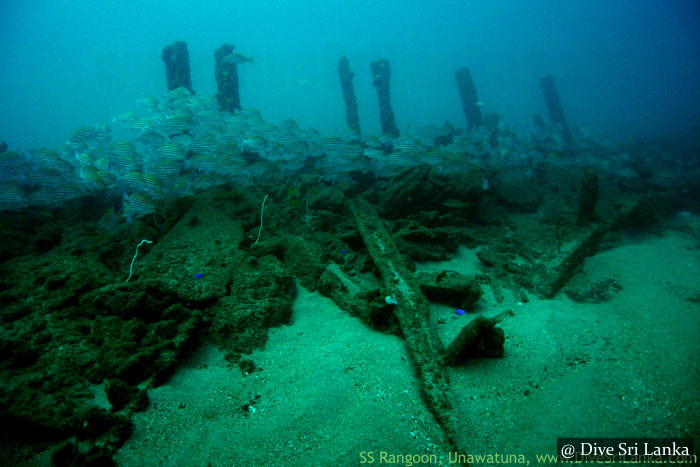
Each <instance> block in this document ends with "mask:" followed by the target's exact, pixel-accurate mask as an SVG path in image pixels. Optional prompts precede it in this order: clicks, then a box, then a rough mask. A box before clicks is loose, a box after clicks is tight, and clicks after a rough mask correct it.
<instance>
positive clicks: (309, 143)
mask: <svg viewBox="0 0 700 467" xmlns="http://www.w3.org/2000/svg"><path fill="white" fill-rule="evenodd" d="M215 58H216V70H215V75H216V79H217V85H218V90H219V92H218V94H217V95H215V96H209V95H199V94H197V93H195V92H194V90H193V89H192V85H191V83H190V80H189V64H188V60H187V48H186V45H185V44H184V43H182V42H176V43H175V44H173V45H172V46H168V47H166V48H165V49H164V50H163V55H162V59H163V61H164V63H165V65H166V71H167V81H168V89H169V91H168V92H167V93H165V94H164V95H163V96H159V97H145V98H144V99H142V100H141V101H140V106H139V108H138V109H134V110H133V111H129V112H126V113H122V114H118V115H117V116H116V117H115V118H114V121H113V122H109V123H107V124H100V125H87V126H84V127H81V128H78V129H76V131H75V132H74V133H73V134H72V135H68V138H67V141H66V142H65V144H63V145H62V146H61V147H57V148H39V149H33V150H29V151H25V152H15V151H13V150H12V148H4V149H3V151H2V152H1V153H0V174H1V176H2V178H1V179H0V185H1V186H2V190H1V191H2V194H1V195H0V209H1V211H0V223H1V226H2V227H1V228H2V243H1V244H0V257H1V259H2V264H1V266H0V268H1V272H2V274H1V275H0V303H1V306H2V332H1V334H0V336H1V339H0V349H1V352H2V360H1V362H2V363H1V365H2V366H1V368H0V374H1V375H2V376H1V380H2V391H0V409H1V410H0V415H1V417H2V420H3V423H2V425H3V427H4V428H3V433H2V440H3V447H4V449H3V453H2V454H1V455H0V459H1V462H2V463H3V464H5V465H9V463H12V464H15V465H18V463H23V462H26V463H30V462H39V463H41V462H40V461H37V459H44V461H45V462H46V463H53V464H55V465H111V464H112V463H113V462H115V460H114V456H115V454H116V453H117V451H118V450H119V449H120V448H121V447H122V446H123V445H124V443H125V442H127V440H129V438H130V437H131V436H132V434H133V433H134V427H133V422H132V419H133V417H135V416H136V414H139V413H141V412H143V411H145V410H147V409H148V408H149V406H150V405H152V404H151V402H150V400H149V393H150V391H152V390H153V388H158V387H160V386H162V385H164V384H166V383H167V382H168V381H169V379H170V378H171V377H172V376H173V375H174V374H175V373H176V371H177V370H178V369H179V368H180V367H181V365H182V364H183V362H186V361H187V359H188V358H190V357H191V355H192V354H193V353H195V352H197V350H198V349H200V348H201V347H202V345H204V344H207V345H210V346H213V347H215V348H216V349H218V350H219V351H220V352H221V353H222V354H223V356H224V360H225V362H226V363H227V365H229V367H230V368H233V369H235V370H236V372H237V374H238V375H239V377H241V378H253V375H255V374H256V373H260V372H261V371H263V369H262V368H260V367H259V365H258V362H256V357H255V355H256V354H255V352H256V351H259V350H260V349H264V348H265V344H266V341H267V340H268V335H269V333H270V330H271V329H275V328H278V327H280V326H283V325H287V324H290V320H291V319H292V313H293V307H294V303H295V300H297V298H298V296H299V291H300V290H302V289H303V290H305V291H306V292H307V293H311V292H314V293H317V294H320V295H321V296H323V297H326V298H328V299H330V300H331V301H332V302H333V303H334V304H335V305H336V306H337V307H338V308H339V309H340V310H342V311H343V312H344V313H346V314H349V315H350V316H352V317H354V319H357V320H359V321H360V322H361V323H362V324H363V326H364V327H365V328H366V329H368V330H370V332H375V333H382V334H388V335H392V336H398V338H399V339H400V340H401V342H402V343H403V345H404V346H405V353H406V355H407V356H408V361H409V363H410V366H411V368H412V371H413V372H414V373H413V374H414V376H413V377H414V380H415V386H416V388H417V393H418V394H419V395H420V401H421V403H422V404H423V405H424V407H425V409H426V410H427V411H428V412H429V413H430V414H432V416H433V417H434V421H435V422H436V423H437V426H438V427H439V428H440V430H441V436H442V439H440V440H437V439H436V440H434V442H435V444H436V445H439V446H440V447H436V448H434V449H435V450H434V451H430V452H431V453H435V454H436V455H438V456H440V455H443V456H445V457H443V458H442V459H448V457H447V456H448V455H447V454H446V453H448V452H450V453H454V454H450V456H454V457H449V459H448V460H449V461H454V462H453V463H455V464H464V465H466V464H469V463H470V460H469V458H468V455H467V454H468V453H469V452H474V449H475V448H474V446H479V443H480V438H482V437H483V436H485V433H484V431H483V430H479V429H474V428H473V427H474V426H475V423H476V422H475V420H471V419H469V418H468V417H467V416H465V413H467V412H468V411H466V410H465V409H463V408H459V407H462V406H464V404H469V403H473V404H478V402H476V401H473V400H467V401H466V402H465V401H464V400H462V399H460V398H459V393H456V392H455V390H454V388H453V385H452V384H453V383H452V382H451V381H452V380H454V379H455V378H458V377H457V376H456V375H458V374H459V372H461V371H463V370H464V369H465V368H468V367H469V365H471V364H472V363H473V362H479V361H482V360H489V361H490V362H491V363H490V365H496V366H497V365H498V364H499V363H500V362H504V361H506V360H507V359H508V355H509V351H510V350H509V344H510V341H509V338H508V333H507V332H504V330H503V325H505V324H507V323H508V321H509V320H511V319H515V318H514V317H515V316H516V315H518V314H522V313H526V311H525V308H526V307H524V306H523V307H522V308H521V307H520V306H521V305H523V304H527V303H528V302H530V301H532V300H533V299H535V298H536V299H537V300H544V301H546V300H549V299H551V298H552V297H555V296H564V297H566V299H567V300H571V301H573V302H576V303H584V304H598V303H604V302H607V301H609V300H611V299H613V297H614V296H615V295H616V294H617V293H618V292H619V291H620V290H621V289H622V288H623V287H624V286H625V285H624V284H621V283H620V281H618V280H616V279H615V278H603V279H600V278H596V279H595V280H590V281H586V280H585V279H581V278H579V279H577V280H572V278H574V277H575V276H576V275H577V274H578V275H580V273H581V271H582V270H583V269H584V265H585V263H586V261H587V260H588V258H590V257H592V256H594V255H596V254H597V253H598V252H600V251H604V250H609V249H612V248H615V246H616V245H617V244H618V243H619V242H620V241H621V238H622V233H621V232H624V231H630V230H631V231H640V232H658V231H659V229H661V228H662V226H663V225H664V223H665V222H666V219H668V217H669V216H671V215H675V214H676V213H678V212H693V211H696V210H697V207H698V206H699V205H700V186H699V185H700V148H698V147H688V146H684V145H682V144H678V145H675V146H674V145H670V144H668V143H667V142H659V143H658V144H657V145H656V146H655V145H653V144H651V143H644V144H642V143H638V144H631V143H620V142H616V141H611V140H608V139H606V138H602V137H598V136H596V135H595V134H593V133H592V132H590V131H587V130H585V129H583V128H572V129H570V128H569V127H568V125H567V122H566V119H565V118H564V110H563V105H562V100H560V98H559V95H558V93H557V90H556V86H555V83H554V80H553V78H552V77H549V76H548V77H544V78H543V79H542V80H541V83H540V85H541V87H542V91H543V96H544V99H545V102H546V104H547V108H548V109H549V122H545V118H543V117H541V116H536V117H535V121H536V123H537V128H538V131H537V132H536V133H535V134H533V135H531V136H530V137H529V138H528V139H527V140H526V141H520V140H518V139H517V138H516V136H515V135H514V134H513V133H512V132H511V131H510V130H509V129H508V126H507V124H506V122H503V121H502V120H501V119H500V117H499V116H498V115H496V114H489V113H482V105H481V103H480V102H479V101H478V98H477V89H476V86H475V83H474V82H473V81H472V78H471V75H470V73H469V70H468V69H466V68H462V69H460V70H458V71H457V72H456V75H455V78H456V83H457V87H458V88H459V92H460V96H461V98H462V102H461V103H462V108H463V109H464V114H465V119H466V122H467V125H466V126H465V127H464V128H460V127H458V126H454V124H453V123H450V122H444V123H439V124H438V125H436V126H430V127H426V128H419V129H415V130H413V131H411V132H410V134H401V132H400V130H399V129H398V128H397V127H396V124H395V122H394V116H393V110H392V108H391V99H390V92H389V81H390V66H389V62H388V60H378V61H376V62H373V63H372V80H373V83H374V85H375V87H376V89H377V93H378V101H379V110H380V120H381V125H382V130H383V132H382V133H383V134H381V135H364V134H362V131H361V128H360V122H359V118H358V113H357V103H356V98H355V96H354V91H353V86H352V80H353V76H354V75H353V72H352V71H351V70H350V64H349V63H348V60H347V58H345V57H343V58H341V59H340V60H339V62H338V74H339V78H340V84H341V90H342V92H343V97H344V102H345V104H346V111H347V114H346V116H347V123H348V130H347V132H346V133H344V134H340V135H332V136H328V135H321V134H319V132H317V131H316V130H314V129H311V128H308V129H305V128H300V127H299V125H298V124H297V122H296V121H294V120H293V119H291V118H290V119H287V120H284V121H282V122H275V123H272V122H267V121H265V120H264V116H263V115H261V114H260V112H258V111H257V110H255V109H252V108H245V107H243V108H242V107H241V99H240V96H239V89H238V78H237V67H238V66H247V64H246V63H245V62H246V61H251V62H252V57H251V58H248V57H244V56H242V55H238V54H237V53H236V50H235V48H234V47H233V46H232V45H228V44H224V45H223V46H222V47H221V48H220V49H218V50H217V51H216V52H215ZM690 234H692V235H694V238H695V241H696V250H697V248H698V246H700V232H699V231H694V232H690ZM460 248H466V249H468V250H469V251H471V252H473V253H474V258H475V261H476V263H475V264H476V265H477V266H478V267H477V268H476V269H472V270H469V271H463V270H455V269H450V268H447V267H445V268H442V269H441V268H434V269H433V270H431V271H426V270H424V269H421V268H420V265H421V264H424V263H431V264H432V263H434V264H440V263H439V262H444V261H449V260H450V259H451V258H453V257H454V256H455V254H456V252H457V251H458V250H459V249H460ZM694 254H697V251H696V252H695V253H694ZM698 303H700V289H698V290H696V291H694V292H693V293H690V294H689V296H688V304H689V306H691V307H694V309H695V311H696V314H697V306H698ZM434 304H439V305H441V306H443V307H444V309H448V310H449V312H448V314H447V315H446V316H443V317H442V318H438V317H435V316H434V311H431V309H432V308H431V307H432V306H433V305H434ZM513 304H516V305H515V306H513ZM692 322H695V321H692ZM448 325H449V326H450V329H451V331H450V333H445V332H441V331H440V326H443V327H445V326H448ZM338 332H339V333H341V332H343V330H342V329H339V330H338ZM447 335H449V338H448V337H446V336H447ZM611 345H613V346H614V345H615V343H612V344H611ZM316 358H317V364H318V365H324V363H323V361H324V352H323V349H319V350H318V356H317V357H316ZM376 358H377V359H378V360H381V359H383V358H385V356H382V355H376ZM567 358H571V356H570V355H569V356H568V357H567ZM577 358H578V357H576V358H572V359H571V362H573V361H575V364H574V363H570V366H571V367H574V366H576V365H579V364H585V362H584V360H585V359H581V358H578V359H577ZM689 358H692V357H689ZM582 362H583V363H582ZM348 368H351V367H350V366H348ZM347 371H348V372H351V371H352V370H351V369H348V370H347ZM572 371H574V370H572ZM694 371H695V372H697V369H695V370H694ZM319 384H324V383H323V382H319ZM539 384H540V383H538V382H537V381H535V382H533V383H532V385H531V386H529V387H528V388H527V389H526V391H527V393H526V394H525V396H527V395H529V394H530V393H534V392H536V391H537V390H538V387H539ZM696 390H697V389H696ZM202 397H206V396H204V395H203V396H202ZM230 397H231V399H232V404H233V406H234V407H236V409H235V411H234V412H233V414H232V415H231V417H239V418H241V419H242V420H243V419H244V418H246V417H247V418H253V417H256V416H257V415H259V413H258V412H259V411H260V407H262V406H264V404H265V396H260V394H256V393H255V392H254V391H253V392H242V393H232V394H231V396H230ZM457 399H459V401H457ZM397 410H400V409H397ZM494 411H496V412H497V409H494ZM691 412H692V411H691ZM677 415H678V416H679V417H681V419H680V422H679V424H680V425H681V426H683V427H684V429H685V430H686V431H685V432H683V433H673V434H674V435H676V436H678V437H680V436H681V435H682V436H691V437H692V436H694V435H697V433H698V429H699V426H698V420H697V418H694V417H693V415H692V413H686V414H685V416H682V415H681V414H677ZM695 415H697V413H696V414H695ZM407 416H410V413H409V414H407ZM193 423H196V422H193ZM479 426H481V424H480V423H479ZM664 433H666V434H667V435H669V436H670V435H671V433H670V432H669V431H667V429H666V428H664V427H663V426H659V427H658V433H656V434H657V435H659V436H661V434H664ZM280 436H282V437H283V436H284V435H283V434H280ZM230 449H232V450H233V451H236V449H237V447H236V446H235V445H232V446H231V447H230ZM289 449H290V450H293V449H292V448H289ZM423 454H425V453H423ZM460 456H461V457H460ZM233 459H237V461H238V462H237V463H236V465H273V464H272V463H270V464H263V463H258V464H256V463H255V462H252V461H251V463H246V454H245V451H243V450H241V453H240V454H239V455H238V457H236V455H235V454H234V455H233ZM359 459H360V458H359V457H357V458H353V459H352V460H349V459H346V460H347V464H345V463H343V462H341V461H338V459H335V460H334V461H333V462H331V461H330V460H329V463H328V464H323V463H322V462H321V463H319V464H316V465H322V464H323V465H356V464H358V463H360V460H359ZM316 461H317V462H320V461H318V458H317V459H316ZM405 461H406V459H404V465H408V464H405ZM420 461H421V462H424V463H427V462H426V460H425V459H421V460H420ZM122 462H124V461H123V460H122ZM309 462H310V461H309ZM119 463H120V462H117V464H119ZM419 463H420V462H416V464H415V465H418V464H419ZM506 463H507V462H502V464H506ZM193 465H194V464H193ZM211 465H217V463H216V462H212V464H211ZM276 465H298V464H295V463H294V462H291V461H290V462H289V464H285V463H284V462H282V461H280V463H278V464H276ZM307 465H312V464H311V463H309V464H307Z"/></svg>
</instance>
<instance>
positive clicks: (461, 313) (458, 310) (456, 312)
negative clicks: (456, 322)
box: [455, 308, 467, 316]
mask: <svg viewBox="0 0 700 467" xmlns="http://www.w3.org/2000/svg"><path fill="white" fill-rule="evenodd" d="M455 314H456V315H460V316H461V315H466V314H467V312H466V310H463V309H461V308H457V309H456V310H455Z"/></svg>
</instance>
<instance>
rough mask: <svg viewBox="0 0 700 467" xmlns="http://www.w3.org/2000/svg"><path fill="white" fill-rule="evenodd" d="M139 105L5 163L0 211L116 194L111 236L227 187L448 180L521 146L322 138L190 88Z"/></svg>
mask: <svg viewBox="0 0 700 467" xmlns="http://www.w3.org/2000/svg"><path fill="white" fill-rule="evenodd" d="M138 104H139V105H140V106H141V107H142V108H143V112H142V113H141V114H137V113H134V112H127V113H123V114H120V115H117V116H116V117H114V119H113V121H112V123H111V124H110V125H106V124H100V125H87V126H81V127H80V128H78V129H76V130H75V131H74V132H73V134H72V135H71V136H70V137H69V138H68V140H67V141H66V142H65V144H63V145H62V146H60V147H59V148H53V149H48V148H40V149H33V150H29V151H25V152H23V153H18V152H13V151H5V152H2V153H0V210H17V209H21V208H24V207H27V206H42V205H55V204H58V203H62V202H64V201H66V200H68V199H71V198H75V197H78V196H83V195H85V194H99V193H101V192H107V191H109V190H118V192H119V193H120V195H121V199H122V203H121V206H120V207H119V209H118V210H115V209H110V211H108V212H107V213H105V215H104V216H103V219H102V220H101V221H100V222H101V224H102V225H105V226H106V227H107V228H108V227H109V226H110V225H113V224H114V223H115V222H123V221H126V222H129V223H131V222H132V221H133V220H134V219H138V218H141V217H143V216H146V215H149V214H154V213H156V212H157V211H158V209H159V206H161V205H162V204H163V203H164V202H166V201H168V200H172V199H173V198H178V197H184V196H189V195H194V194H196V193H197V192H199V191H201V190H205V189H207V188H209V187H212V186H215V185H219V184H223V183H227V182H235V183H238V184H242V185H252V184H258V183H264V182H265V181H268V180H273V179H274V178H275V177H279V176H287V175H292V174H294V173H296V172H299V171H305V172H307V173H309V172H310V173H313V174H316V175H317V176H318V181H319V183H324V182H325V183H336V182H338V181H343V182H347V183H350V182H351V180H352V179H351V177H350V175H349V174H350V173H351V172H353V171H361V172H369V171H371V172H373V173H374V174H375V176H376V177H378V178H381V177H391V176H393V175H395V174H397V173H400V172H401V171H403V170H406V169H407V168H410V167H413V166H416V165H418V164H426V163H427V164H433V165H436V166H438V167H439V168H440V170H441V171H443V172H445V173H450V172H453V171H459V170H464V169H465V168H467V167H468V166H470V165H472V166H473V164H474V163H483V162H484V161H485V160H496V159H498V160H500V159H502V158H503V156H504V155H506V154H509V153H513V152H514V151H515V148H516V143H515V140H514V138H512V139H509V138H501V141H499V142H498V144H497V145H496V146H494V145H493V144H492V143H493V142H492V141H489V140H490V139H492V133H491V132H490V131H488V130H487V129H476V130H473V131H471V132H469V133H466V134H464V135H462V136H458V137H456V138H455V139H453V141H451V142H450V143H449V144H446V145H444V146H438V145H436V144H434V140H435V138H437V137H439V136H441V135H443V134H444V132H445V131H446V130H445V129H444V128H437V127H432V126H431V127H427V128H423V129H421V130H420V131H417V132H416V134H415V135H414V136H400V137H398V138H391V137H389V136H374V135H369V136H366V137H364V138H360V137H359V136H358V135H357V134H353V133H347V134H342V135H336V136H321V135H320V134H319V132H318V131H316V130H314V129H302V128H300V127H299V125H298V124H297V122H295V121H294V120H292V119H287V120H284V121H282V122H280V123H279V124H273V123H268V122H265V121H264V120H263V118H262V116H261V115H260V113H259V112H258V111H257V110H255V109H243V110H242V111H239V112H236V113H234V114H232V113H229V112H226V111H221V110H219V105H218V103H217V101H216V99H215V97H214V96H209V95H193V94H192V93H190V91H188V90H187V89H185V88H178V89H175V90H173V91H170V92H169V93H168V94H167V95H165V96H164V97H162V98H161V99H156V98H154V97H148V98H144V99H140V100H139V101H138Z"/></svg>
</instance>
